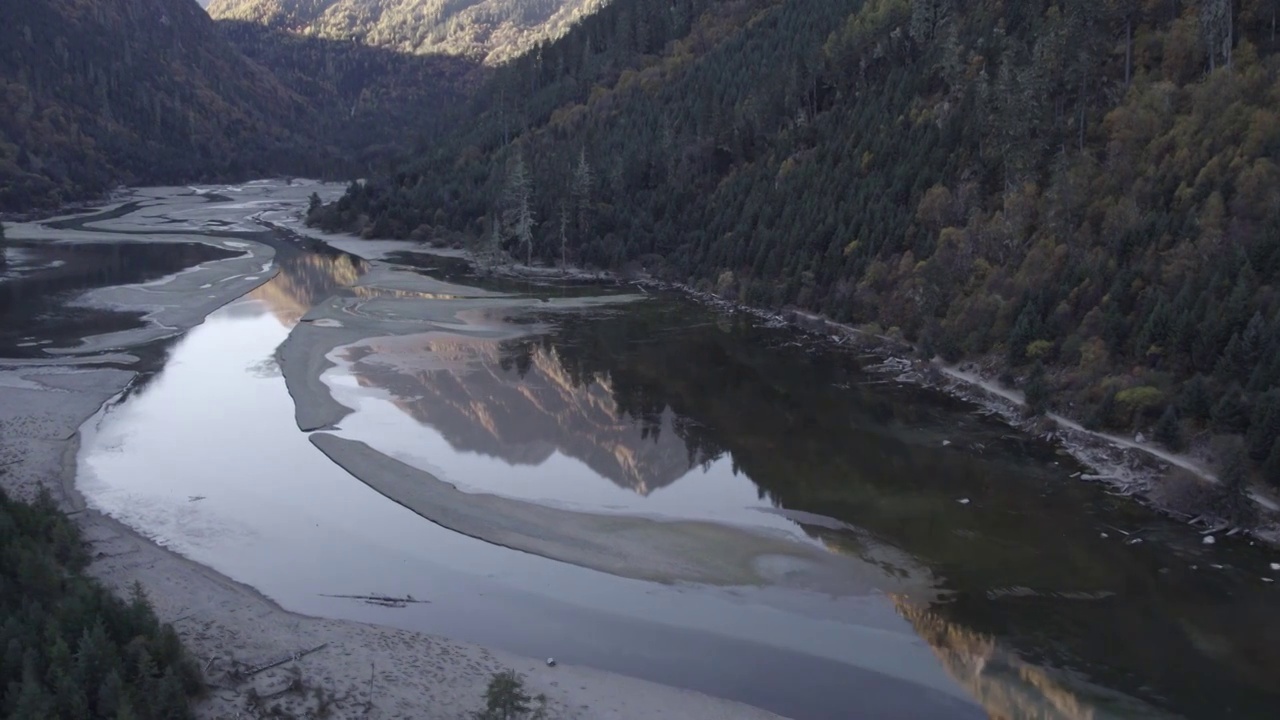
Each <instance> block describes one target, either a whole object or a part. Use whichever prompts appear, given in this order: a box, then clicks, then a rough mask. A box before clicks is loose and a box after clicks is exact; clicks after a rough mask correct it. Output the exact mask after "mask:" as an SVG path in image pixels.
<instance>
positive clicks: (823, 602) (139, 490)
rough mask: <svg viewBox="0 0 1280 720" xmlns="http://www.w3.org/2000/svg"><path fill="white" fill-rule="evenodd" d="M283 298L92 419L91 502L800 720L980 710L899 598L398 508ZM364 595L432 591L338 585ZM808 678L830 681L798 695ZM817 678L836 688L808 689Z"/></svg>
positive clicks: (269, 572) (230, 555) (232, 321)
mask: <svg viewBox="0 0 1280 720" xmlns="http://www.w3.org/2000/svg"><path fill="white" fill-rule="evenodd" d="M275 282H278V283H284V282H286V281H284V280H280V281H275ZM279 290H280V287H279V285H268V286H265V287H264V289H263V290H260V291H258V292H256V293H255V294H254V295H255V297H257V298H261V299H255V300H249V301H242V302H240V303H236V304H234V305H231V306H228V307H227V308H225V309H223V310H222V311H219V312H218V313H215V314H214V315H213V316H211V317H210V318H209V319H208V320H207V321H206V322H205V323H204V324H203V325H201V326H199V327H198V328H196V329H194V330H193V331H192V332H191V333H189V334H188V335H187V337H186V338H185V339H183V340H182V341H181V342H180V343H179V344H178V345H177V346H176V347H175V348H174V350H173V352H172V354H171V360H170V361H169V363H168V364H167V365H166V367H165V369H164V371H163V372H161V373H160V374H159V376H158V377H157V378H155V379H154V380H153V381H152V382H151V383H150V384H149V385H148V386H147V387H146V388H145V389H143V390H142V391H141V392H139V393H138V394H136V395H135V396H133V397H132V398H130V399H129V400H128V401H127V402H125V403H123V404H121V405H119V406H117V407H115V408H113V409H111V410H110V411H108V412H107V413H106V414H105V415H104V416H103V417H101V418H99V420H98V422H97V423H96V426H94V425H91V426H90V427H87V428H86V430H85V436H84V441H83V452H82V456H81V464H80V477H79V481H78V482H79V485H80V487H81V489H82V491H83V492H84V494H85V496H86V497H87V498H88V499H89V501H90V503H91V504H92V505H94V506H95V507H97V508H99V509H101V510H103V511H105V512H107V513H109V514H111V515H112V516H114V517H117V518H119V519H121V520H123V521H125V522H126V523H128V524H129V525H131V526H133V527H135V528H139V529H141V530H142V531H143V532H144V533H146V534H148V535H149V536H152V537H154V538H155V539H156V540H158V541H160V542H162V543H164V544H166V545H168V546H169V547H171V548H173V549H175V550H177V551H179V552H181V553H183V554H184V555H187V556H188V557H190V558H192V559H194V560H196V561H198V562H201V563H204V564H207V565H209V566H211V567H214V568H215V569H218V570H220V571H222V572H224V573H226V574H228V575H229V576H231V577H233V578H235V579H236V580H239V581H242V582H245V583H247V584H249V585H251V586H253V587H255V588H258V589H259V590H261V591H263V592H264V593H265V594H267V595H268V596H270V597H273V598H275V599H278V600H279V601H281V602H282V603H283V604H284V605H285V606H286V607H289V608H292V609H296V610H300V611H303V612H309V613H316V614H323V615H328V616H337V617H348V618H352V619H359V620H370V621H375V622H380V623H387V624H394V625H398V626H402V627H408V628H411V629H417V630H423V631H428V632H434V633H438V634H443V635H448V636H451V637H456V638H460V639H466V640H472V641H475V642H481V643H485V644H491V645H496V646H501V647H507V648H509V649H512V650H515V651H518V652H525V653H528V654H531V655H535V656H539V655H546V654H554V655H555V656H556V657H558V658H561V659H562V660H563V661H565V662H571V663H572V662H580V663H584V664H591V665H595V666H599V667H603V668H606V669H614V670H617V671H621V672H627V673H630V674H635V675H639V676H642V677H649V678H652V679H655V680H658V681H662V682H668V683H673V684H682V685H685V686H692V687H694V688H695V689H700V690H704V691H706V692H711V693H713V694H718V695H724V696H731V697H736V698H739V699H742V700H744V701H747V702H753V703H756V704H761V705H772V706H773V707H775V708H777V709H779V710H782V711H784V712H792V713H794V714H795V715H796V716H798V717H839V716H840V711H839V710H837V708H839V707H841V706H842V703H843V702H844V700H842V698H841V695H840V694H841V693H843V692H846V691H847V690H841V687H847V688H854V687H858V688H863V689H866V688H878V689H879V691H880V692H881V693H882V697H881V698H880V699H879V700H877V701H874V702H873V703H872V705H873V706H878V707H881V708H882V709H883V710H884V712H885V713H887V715H888V716H901V717H909V716H913V715H919V714H920V713H924V714H925V715H926V716H929V715H933V716H945V715H949V714H951V713H954V712H961V714H962V715H963V714H964V713H965V712H966V711H965V710H964V707H965V706H964V705H963V704H961V705H956V703H957V702H959V701H958V698H959V697H960V694H961V691H960V690H959V688H958V687H957V686H955V685H954V684H953V683H952V682H951V681H950V680H949V679H948V678H947V677H946V676H945V674H944V673H942V672H941V668H940V665H939V664H938V663H937V662H936V661H934V660H933V658H931V657H930V656H929V653H928V652H927V648H925V647H924V646H923V645H921V644H920V643H919V641H918V640H917V639H915V637H914V635H913V634H912V632H911V628H910V625H909V624H907V623H905V622H903V620H902V619H901V618H899V617H898V616H897V615H896V614H895V613H894V611H893V607H892V605H891V604H890V603H888V602H887V601H886V600H885V599H884V598H877V597H868V598H861V599H851V600H849V601H848V602H844V603H838V604H837V603H835V602H833V601H832V600H831V599H826V598H822V597H816V596H808V597H806V596H774V595H773V594H771V593H769V592H767V591H761V592H756V591H747V590H712V589H707V590H697V591H695V590H694V589H693V588H688V587H673V586H663V585H653V584H649V583H643V582H639V581H633V580H627V579H623V578H616V577H612V576H608V575H603V574H600V573H595V572H591V571H588V570H584V569H580V568H576V567H572V566H569V565H565V564H562V563H557V562H553V561H550V560H545V559H542V558H538V557H535V556H531V555H526V554H523V553H517V552H513V551H509V550H506V549H504V548H501V547H497V546H493V545H489V544H486V543H483V542H481V541H478V540H473V539H470V538H467V537H463V536H460V535H457V534H455V533H452V532H449V531H447V530H444V529H443V528H440V527H438V526H436V525H434V524H431V523H429V522H426V521H424V520H422V519H421V518H419V517H418V516H416V515H414V514H413V513H411V512H409V511H407V510H405V509H403V508H401V507H399V506H397V505H395V504H393V503H391V502H389V501H387V500H385V499H384V498H383V497H382V496H380V495H378V494H376V493H375V492H373V491H372V490H369V489H368V488H366V487H365V486H364V485H363V484H361V483H359V482H357V481H355V480H354V479H353V478H351V477H350V476H348V475H347V474H346V473H345V472H343V471H342V470H341V469H339V468H337V467H336V466H335V465H333V464H332V463H330V462H329V461H328V460H327V459H326V458H325V457H324V456H323V455H322V454H321V453H320V452H319V451H317V450H316V449H315V448H313V447H312V446H311V444H310V443H309V442H308V440H307V437H306V435H305V434H303V433H301V432H299V431H297V429H296V427H295V426H294V424H293V407H292V403H291V401H290V399H289V397H288V393H287V390H286V388H285V386H284V382H283V379H282V378H281V377H280V376H279V375H278V374H276V373H274V372H270V371H267V372H264V368H266V369H268V370H269V369H270V368H271V366H272V362H271V359H272V353H273V352H274V350H275V348H276V347H277V346H278V345H279V344H280V343H281V342H283V340H284V339H285V337H286V335H287V333H288V329H289V326H288V325H287V324H285V323H286V322H287V320H286V321H282V317H281V316H282V312H281V306H280V305H278V304H273V303H272V302H271V298H272V296H273V294H275V293H276V292H277V291H279ZM283 315H284V317H285V318H289V317H290V313H287V312H286V313H283ZM601 487H605V486H604V485H603V484H602V485H601ZM360 593H386V594H391V595H403V594H411V595H413V596H414V597H417V598H426V599H430V600H431V603H430V604H428V605H420V606H411V607H409V608H404V609H395V610H386V609H380V608H372V607H370V606H365V605H358V604H350V603H348V602H345V601H339V600H332V599H327V598H322V597H320V596H321V595H322V594H360ZM588 628H589V629H590V632H588V633H585V634H584V629H588ZM619 647H625V648H627V651H626V652H623V653H619V652H618V648H619ZM708 657H722V658H725V659H726V660H725V662H724V663H722V664H720V665H719V666H717V665H714V664H710V665H709V664H708V663H707V662H706V658H708ZM728 658H733V659H732V661H729V660H728ZM779 668H789V669H787V670H780V669H779ZM859 668H863V669H859ZM865 668H874V670H867V669H865ZM793 673H794V674H795V675H796V676H797V679H798V678H799V676H801V675H810V676H812V677H811V678H810V679H809V680H808V681H807V682H806V683H804V684H801V683H798V682H796V683H790V685H791V687H793V688H795V690H781V689H780V688H783V687H785V686H787V685H788V683H786V682H785V681H783V680H781V679H779V678H780V677H786V676H787V675H790V674H793ZM883 673H890V674H891V675H892V677H891V676H890V675H885V674H883ZM895 677H896V678H901V679H899V680H894V679H893V678H895ZM858 678H862V680H861V681H860V682H855V680H857V679H858ZM904 681H910V682H912V683H920V684H921V685H923V686H924V687H929V688H934V691H932V694H930V691H923V690H922V689H920V688H917V689H916V690H910V691H908V690H907V688H908V687H912V686H908V685H906V684H905V683H904ZM773 683H778V685H777V687H770V685H771V684H773ZM815 683H817V685H818V686H819V687H822V688H824V696H822V697H802V696H801V695H802V693H800V692H799V689H800V688H802V687H805V686H810V687H812V686H813V685H814V684H815ZM899 686H901V687H899ZM895 688H896V689H895ZM922 692H923V693H924V694H923V695H922ZM947 698H951V699H950V700H948V699H947ZM863 702H867V701H866V700H865V698H864V700H863ZM899 706H901V707H899ZM939 707H941V708H945V709H946V711H945V712H944V713H943V715H938V712H939V710H938V708H939ZM895 708H897V709H895Z"/></svg>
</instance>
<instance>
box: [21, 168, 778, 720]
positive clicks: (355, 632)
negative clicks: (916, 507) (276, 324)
mask: <svg viewBox="0 0 1280 720" xmlns="http://www.w3.org/2000/svg"><path fill="white" fill-rule="evenodd" d="M262 189H263V188H262V186H259V188H258V190H262ZM314 189H315V186H302V187H298V188H295V189H294V190H293V191H292V193H291V194H290V193H288V192H287V189H285V188H276V190H280V191H284V192H280V193H278V194H276V195H275V196H274V198H273V201H274V202H275V203H277V204H281V203H286V202H293V203H297V204H298V206H301V205H302V204H305V202H306V196H307V195H308V194H309V192H310V191H311V190H314ZM184 190H185V189H184ZM251 190H254V188H253V187H252V186H250V187H248V188H247V189H246V191H251ZM177 191H178V190H177V189H174V192H177ZM165 192H167V191H164V190H156V191H148V193H146V194H145V195H144V197H146V198H147V199H149V200H155V199H159V198H163V197H165ZM292 195H296V197H292ZM239 199H241V198H237V200H239ZM197 202H198V203H204V201H203V200H201V199H199V198H198V197H193V199H192V200H191V201H190V203H189V204H194V203H197ZM187 203H188V201H185V200H184V201H182V202H178V203H176V205H178V206H179V207H177V208H176V209H177V210H178V211H182V210H184V209H188V208H187V207H186V204H187ZM213 207H215V208H216V206H213ZM189 209H192V210H193V211H194V212H193V214H195V213H198V212H199V211H200V210H201V208H199V207H194V208H189ZM12 227H13V228H14V229H16V230H17V231H18V233H22V232H23V229H24V226H12ZM25 227H30V226H25ZM104 227H111V225H110V224H109V223H104ZM114 227H119V228H132V227H136V226H134V225H130V224H128V223H119V224H118V225H115V226H114ZM192 232H193V233H194V231H192ZM52 234H53V233H47V234H46V233H45V232H43V231H41V230H39V229H37V230H35V231H33V232H30V233H26V234H15V235H16V236H17V237H28V236H43V237H44V238H48V239H51V240H52V239H53V238H52V237H51V235H52ZM56 234H57V236H58V238H57V239H59V240H76V239H78V238H77V235H78V234H79V231H73V230H59V231H58V232H57V233H56ZM84 235H85V237H83V238H80V239H85V240H97V241H103V240H112V241H118V240H121V239H123V236H121V235H118V234H117V235H110V234H109V233H106V232H101V231H93V230H88V231H86V232H85V233H84ZM199 237H201V236H198V235H194V234H192V235H188V236H185V238H184V237H183V236H182V235H180V234H174V235H172V236H166V239H172V240H178V239H183V240H184V241H189V240H195V239H198V238H199ZM217 262H228V261H217ZM209 265H210V266H213V265H216V262H215V263H210V264H209ZM244 270H245V268H235V267H231V268H228V267H223V268H221V269H213V270H210V272H214V273H225V274H227V275H228V276H234V277H237V278H238V279H237V281H236V282H227V283H216V282H215V283H212V286H213V288H206V287H202V286H203V285H205V284H209V283H208V282H207V280H208V279H209V278H201V279H202V280H204V281H206V282H200V283H194V282H191V281H189V280H184V279H183V278H187V277H189V276H190V275H188V274H184V275H182V276H180V277H178V278H175V279H173V282H170V283H165V284H164V289H163V290H161V292H163V293H165V296H164V302H163V307H164V308H165V309H166V312H167V315H166V316H165V318H164V322H163V323H160V322H156V323H155V324H154V325H148V328H143V329H142V330H141V331H138V332H136V333H135V334H133V335H129V334H124V335H121V336H117V337H112V338H110V339H109V342H104V343H102V344H101V345H99V346H98V347H103V349H105V346H110V347H113V348H120V349H127V348H128V347H130V346H133V345H136V344H137V343H139V342H146V341H148V340H152V339H155V336H154V333H155V332H156V330H154V329H149V328H153V327H155V328H163V329H164V330H165V331H168V332H169V334H173V333H179V332H183V331H185V330H187V329H189V328H190V327H192V326H194V325H196V324H199V323H200V322H202V321H203V318H204V316H205V315H206V314H207V313H208V312H212V310H213V309H216V307H220V306H221V305H223V304H225V303H227V302H230V301H231V300H234V299H235V298H237V297H239V296H240V295H243V294H244V292H247V291H248V289H252V287H256V286H257V285H258V284H261V283H262V282H265V281H266V279H267V278H268V277H269V274H268V273H265V272H263V273H258V274H256V275H255V274H253V273H252V272H249V273H246V272H244ZM246 286H251V287H246ZM211 290H213V292H212V293H211ZM155 292H157V290H156V288H149V289H148V291H147V293H148V295H147V296H146V297H145V298H144V297H143V296H140V295H139V294H138V293H137V291H136V290H134V289H127V290H124V291H121V292H118V293H112V294H110V303H111V304H112V305H113V306H117V307H122V308H123V307H134V306H137V305H139V304H143V303H142V301H143V300H145V301H146V302H145V304H144V306H145V307H147V308H155V307H156V306H157V301H156V298H155V297H154V296H153V294H154V293H155ZM210 294H213V295H215V296H216V297H212V298H211V297H209V295H210ZM104 301H105V299H104ZM77 350H78V351H80V352H83V351H84V349H83V348H77ZM114 359H115V360H117V361H120V362H130V361H133V358H132V357H130V356H128V355H124V354H117V355H116V356H114ZM83 361H84V359H83V358H75V357H67V358H65V360H64V359H62V358H51V359H50V360H49V361H48V363H42V364H38V365H37V364H31V363H12V364H10V363H7V362H5V361H3V360H0V437H4V438H5V443H4V445H3V447H0V466H2V467H3V468H4V470H5V472H4V473H3V474H2V475H0V483H2V484H3V486H4V488H5V489H6V491H8V492H9V493H11V494H12V495H13V496H15V497H21V498H30V497H33V496H34V495H35V493H36V492H37V490H38V489H39V488H40V487H46V488H48V489H49V490H50V491H51V492H52V493H53V494H54V496H55V498H56V499H57V500H58V501H59V503H60V504H61V505H62V506H63V507H65V508H66V509H67V510H68V511H69V512H70V513H72V514H73V516H74V517H75V518H76V520H77V523H78V524H79V525H80V527H81V529H82V530H83V532H84V535H85V537H86V539H87V540H88V541H89V542H90V544H91V555H92V556H93V557H94V561H93V564H92V566H91V568H90V572H91V573H92V574H94V575H95V576H97V577H99V578H100V579H102V580H103V581H104V582H105V583H107V584H108V585H109V586H111V587H113V588H116V589H117V590H123V589H126V588H128V587H129V586H131V585H132V584H133V583H134V582H140V583H141V584H142V585H143V586H144V587H145V588H146V590H147V592H148V594H149V596H150V597H151V600H152V602H153V604H154V605H155V608H156V612H157V614H158V615H159V616H160V618H161V619H162V620H164V621H166V622H172V623H174V625H175V627H176V628H177V629H178V631H179V634H180V635H181V636H182V638H183V640H184V642H185V643H186V644H187V646H188V647H189V648H190V650H191V651H192V652H193V653H194V654H195V656H196V657H197V658H198V659H199V661H200V663H201V666H202V667H203V668H205V674H206V678H207V679H208V682H209V685H210V693H209V696H208V698H207V699H205V700H204V701H203V702H202V704H201V705H200V706H199V708H198V709H199V714H200V716H201V717H205V718H236V717H256V716H259V714H260V713H259V712H257V711H255V710H254V709H253V708H252V707H251V706H252V704H253V702H254V701H253V698H254V697H261V698H266V700H265V706H271V705H274V704H278V705H279V706H280V707H282V708H284V709H285V710H287V711H288V712H291V713H294V714H295V715H296V716H299V717H309V716H314V715H316V714H317V713H318V709H319V706H320V704H321V703H322V702H324V703H328V705H329V710H330V713H331V714H330V715H329V716H330V717H339V718H348V717H350V718H354V717H378V718H437V717H439V718H454V717H465V716H467V713H469V712H470V711H472V710H475V709H476V708H478V707H479V706H480V704H481V700H482V697H483V692H484V687H485V685H486V683H487V682H488V678H489V677H490V675H491V674H492V673H493V672H496V671H498V670H500V669H503V668H511V669H515V670H517V671H518V672H521V673H524V674H526V675H527V677H528V686H529V689H530V690H531V691H532V692H533V693H535V694H536V693H545V694H546V695H547V697H548V699H549V701H550V705H551V708H552V710H553V712H552V717H557V718H579V717H580V718H658V717H662V718H709V719H713V720H714V719H716V718H725V719H728V718H745V719H748V720H749V719H751V718H762V719H763V718H773V717H777V716H775V715H773V714H771V713H767V712H764V711H761V710H757V709H754V708H750V707H747V706H744V705H740V704H737V703H733V702H729V701H725V700H720V699H716V698H711V697H708V696H705V695H701V694H698V693H694V692H690V691H685V690H681V689H677V688H672V687H668V686H662V685H657V684H654V683H650V682H646V681H642V680H637V679H633V678H628V677H624V676H620V675H615V674H611V673H606V672H601V671H597V670H593V669H590V668H582V667H568V666H558V667H554V668H552V667H547V666H546V664H545V663H544V662H543V661H541V660H535V659H530V658H525V657H520V656H517V655H514V654H511V653H506V652H500V651H494V650H488V649H485V648H481V647H478V646H475V645H470V644H467V643H460V642H453V641H449V640H446V639H442V638H438V637H431V636H427V635H423V634H419V633H413V632H408V631H402V630H394V629H388V628H381V627H376V626H372V625H365V624H360V623H354V622H348V621H333V620H324V619H318V618H312V617H305V616H302V615H298V614H295V613H291V612H288V611H286V610H284V609H282V608H280V607H279V606H277V605H276V604H275V603H274V602H272V601H270V600H269V599H267V598H265V597H264V596H262V595H261V594H259V593H257V592H256V591H254V590H253V589H252V588H249V587H246V586H244V585H241V584H239V583H236V582H234V581H232V580H230V579H229V578H226V577H224V576H222V575H220V574H218V573H216V572H214V571H213V570H211V569H209V568H206V567H203V566H201V565H198V564H196V563H193V562H191V561H188V560H186V559H185V558H183V557H181V556H179V555H177V554H175V553H173V552H171V551H169V550H167V549H165V548H163V547H160V546H158V545H156V544H155V543H153V542H151V541H150V540H148V539H146V538H144V537H142V536H141V535H139V534H138V533H136V532H134V531H133V530H132V529H130V528H128V527H126V526H124V525H122V524H121V523H119V522H117V521H115V520H113V519H112V518H110V517H107V516H105V515H103V514H101V513H99V512H97V511H95V510H93V509H91V508H87V507H86V506H85V502H84V499H83V498H81V497H80V495H79V493H78V492H77V491H76V489H75V472H76V456H77V451H78V447H79V429H80V427H81V426H82V425H83V424H84V423H85V422H86V421H91V419H93V418H94V417H95V415H96V414H97V413H99V412H100V410H101V408H102V407H103V406H104V404H107V403H110V402H111V401H112V399H113V398H116V397H118V396H119V395H120V394H121V393H122V392H123V391H125V389H126V388H127V387H128V386H129V384H130V383H131V382H133V381H134V380H135V378H136V377H137V373H135V372H133V371H131V370H124V369H116V368H84V367H79V366H77V365H79V364H80V363H82V362H83ZM98 361H99V362H101V361H102V359H101V358H98ZM55 363H56V364H55ZM319 646H323V649H320V650H318V651H316V652H314V653H311V654H308V655H306V656H304V657H301V658H299V659H296V660H291V661H288V662H285V663H284V664H282V665H280V666H278V667H275V668H273V669H270V670H266V671H265V672H262V673H260V674H257V675H255V676H254V677H252V678H249V679H239V678H238V677H237V676H236V674H235V673H234V671H235V670H236V669H237V668H238V667H241V668H243V667H247V666H258V665H262V664H266V663H270V662H274V661H276V660H279V659H284V658H288V657H290V656H292V655H293V654H295V653H298V652H300V651H304V650H307V649H311V648H315V647H319ZM295 680H296V681H300V682H298V683H295ZM299 685H300V686H301V688H302V690H301V691H298V690H296V689H295V690H291V689H290V687H291V686H294V687H296V686H299ZM371 690H372V692H370V691H371ZM370 708H371V710H370Z"/></svg>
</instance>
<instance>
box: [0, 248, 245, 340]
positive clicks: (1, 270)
mask: <svg viewBox="0 0 1280 720" xmlns="http://www.w3.org/2000/svg"><path fill="white" fill-rule="evenodd" d="M3 245H4V247H3V248H0V252H3V253H4V254H5V257H6V258H7V262H6V263H4V264H3V265H0V357H21V358H34V357H42V356H45V354H44V350H45V349H46V348H50V347H56V346H61V345H68V344H70V345H74V344H75V343H76V342H77V341H78V340H79V339H80V338H82V337H85V336H88V335H96V334H101V333H109V332H117V331H120V330H128V329H131V328H135V327H138V326H140V325H141V324H142V322H143V320H142V315H141V313H128V312H117V311H112V310H105V309H101V308H94V307H84V306H80V305H76V304H75V303H74V302H71V301H73V300H74V299H75V298H77V297H79V296H80V295H82V294H84V293H85V292H86V291H88V290H93V289H95V288H101V287H110V286H115V285H126V284H133V283H145V282H151V281H153V280H159V279H160V278H163V277H166V276H168V275H172V274H173V273H176V272H180V271H182V270H186V269H187V268H189V267H193V266H195V265H199V264H200V263H204V262H209V261H210V260H220V259H223V258H228V257H233V255H234V254H233V253H229V252H227V251H225V250H221V249H219V248H216V247H213V246H211V245H203V244H200V243H167V244H163V245H160V244H152V243H145V242H120V243H107V242H103V243H74V244H72V243H50V242H47V241H45V242H21V241H14V240H10V241H5V242H4V243H3Z"/></svg>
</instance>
